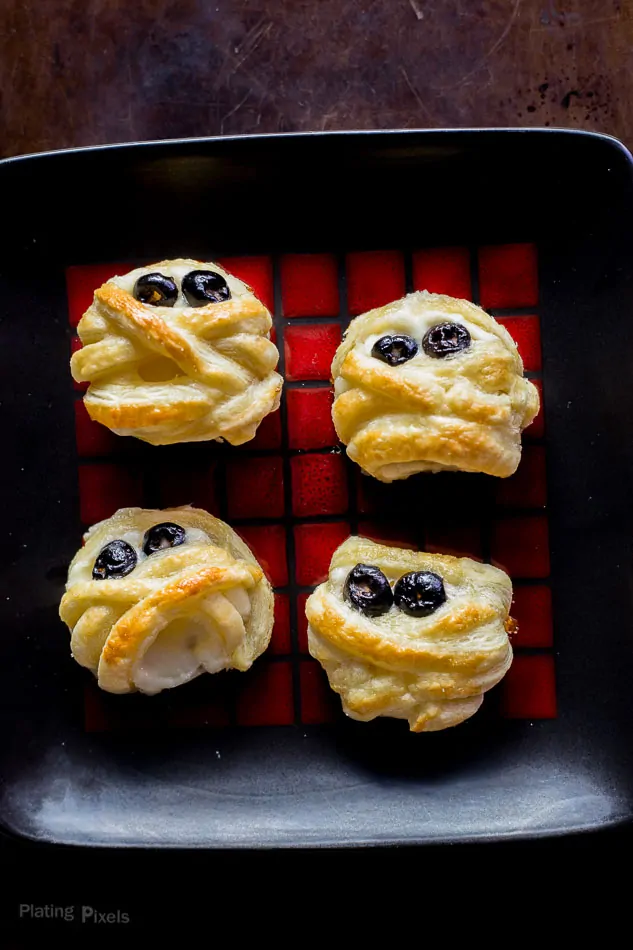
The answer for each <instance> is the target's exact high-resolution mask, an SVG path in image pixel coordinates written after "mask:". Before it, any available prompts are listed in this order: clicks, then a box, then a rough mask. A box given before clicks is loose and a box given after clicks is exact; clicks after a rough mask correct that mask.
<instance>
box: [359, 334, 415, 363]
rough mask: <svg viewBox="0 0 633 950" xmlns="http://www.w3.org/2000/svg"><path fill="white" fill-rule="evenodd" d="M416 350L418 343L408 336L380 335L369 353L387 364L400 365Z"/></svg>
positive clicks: (411, 357)
mask: <svg viewBox="0 0 633 950" xmlns="http://www.w3.org/2000/svg"><path fill="white" fill-rule="evenodd" d="M417 352H418V344H417V343H416V342H415V340H413V339H411V337H410V336H381V337H380V339H379V340H376V342H375V343H374V345H373V346H372V348H371V355H372V356H374V357H375V358H376V359H377V360H382V361H383V363H388V364H389V366H400V364H401V363H406V362H407V361H408V360H412V359H413V357H414V356H415V354H416V353H417Z"/></svg>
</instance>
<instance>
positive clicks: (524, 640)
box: [510, 584, 553, 647]
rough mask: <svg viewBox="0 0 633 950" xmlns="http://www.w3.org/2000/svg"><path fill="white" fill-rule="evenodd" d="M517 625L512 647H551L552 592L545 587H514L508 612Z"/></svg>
mask: <svg viewBox="0 0 633 950" xmlns="http://www.w3.org/2000/svg"><path fill="white" fill-rule="evenodd" d="M510 613H511V614H512V616H513V617H514V619H515V620H516V622H517V623H518V625H519V629H518V630H517V632H516V633H515V634H514V635H513V637H512V646H513V647H551V646H552V642H553V628H552V592H551V590H550V588H549V587H545V585H541V584H539V585H534V586H533V587H531V586H530V587H515V588H514V601H513V604H512V609H511V611H510Z"/></svg>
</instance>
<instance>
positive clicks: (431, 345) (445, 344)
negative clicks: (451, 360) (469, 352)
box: [422, 323, 470, 360]
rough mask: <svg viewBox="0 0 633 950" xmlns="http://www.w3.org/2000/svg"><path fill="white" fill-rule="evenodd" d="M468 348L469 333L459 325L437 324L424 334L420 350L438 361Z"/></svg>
mask: <svg viewBox="0 0 633 950" xmlns="http://www.w3.org/2000/svg"><path fill="white" fill-rule="evenodd" d="M469 346H470V333H469V332H468V330H467V329H466V327H463V326H462V325H461V324H460V323H438V324H436V326H434V327H431V329H430V330H427V331H426V333H425V334H424V339H423V340H422V349H423V350H424V352H425V353H426V355H427V356H432V357H433V359H436V360H439V359H443V358H444V357H446V356H453V355H454V354H455V353H460V352H461V351H462V350H465V349H467V348H468V347H469Z"/></svg>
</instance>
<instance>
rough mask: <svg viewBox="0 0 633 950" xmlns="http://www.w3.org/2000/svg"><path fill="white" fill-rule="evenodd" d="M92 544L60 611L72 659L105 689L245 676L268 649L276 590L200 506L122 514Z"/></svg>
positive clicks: (146, 689) (151, 688)
mask: <svg viewBox="0 0 633 950" xmlns="http://www.w3.org/2000/svg"><path fill="white" fill-rule="evenodd" d="M84 540H85V544H84V546H83V547H82V548H81V549H80V550H79V551H78V552H77V554H76V555H75V557H74V559H73V561H72V563H71V565H70V569H69V571H68V583H67V585H66V593H65V594H64V596H63V598H62V601H61V605H60V610H59V613H60V616H61V618H62V620H63V621H64V622H65V623H66V624H67V625H68V627H69V628H70V630H71V649H72V653H73V656H74V658H75V659H76V660H77V662H78V663H80V664H81V666H86V667H87V668H88V669H89V670H92V672H93V673H94V674H95V676H96V677H97V680H98V683H99V686H100V687H101V688H102V689H104V690H106V691H107V692H109V693H130V692H133V691H135V690H140V691H141V692H143V693H150V694H152V693H158V692H160V691H161V690H163V689H170V688H172V687H174V686H180V685H181V684H182V683H187V682H189V680H191V679H193V678H194V677H195V676H198V675H199V674H200V673H204V672H208V673H217V672H218V670H226V669H236V670H247V669H248V668H249V667H250V666H251V664H252V663H253V661H254V660H255V659H256V658H257V657H258V656H259V655H260V654H261V653H263V651H264V650H265V649H266V647H267V645H268V642H269V640H270V636H271V633H272V627H273V593H272V589H271V587H270V584H269V583H268V581H267V580H266V578H265V577H264V574H263V572H262V569H261V568H260V566H259V564H258V563H257V561H256V560H255V557H254V556H253V554H252V553H251V551H250V550H249V548H248V547H247V546H246V544H244V542H243V541H242V540H241V539H240V538H239V537H238V536H237V535H236V534H235V532H234V531H233V530H232V529H231V528H230V527H229V526H228V525H227V524H225V523H224V522H223V521H219V520H218V519H217V518H214V517H213V516H212V515H210V514H208V513H207V512H206V511H202V510H200V509H199V508H189V507H185V508H170V509H165V510H162V511H152V510H148V509H143V508H121V509H120V510H119V511H117V512H116V514H115V515H113V516H112V518H108V519H107V521H101V522H100V523H99V524H96V525H94V527H92V528H90V530H89V531H88V532H87V533H86V535H85V538H84Z"/></svg>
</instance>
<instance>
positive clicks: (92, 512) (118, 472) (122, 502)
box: [79, 463, 143, 525]
mask: <svg viewBox="0 0 633 950" xmlns="http://www.w3.org/2000/svg"><path fill="white" fill-rule="evenodd" d="M142 504H143V492H142V484H141V478H140V475H138V473H136V472H134V471H133V470H131V469H130V468H128V467H125V466H123V465H113V464H110V463H99V464H95V465H80V466H79V507H80V513H81V521H82V523H83V524H85V525H93V524H96V523H97V521H103V520H104V519H105V518H109V517H110V516H111V515H113V514H114V512H115V511H117V510H118V509H119V508H129V507H133V506H135V505H142Z"/></svg>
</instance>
